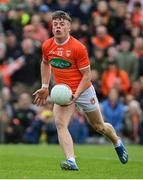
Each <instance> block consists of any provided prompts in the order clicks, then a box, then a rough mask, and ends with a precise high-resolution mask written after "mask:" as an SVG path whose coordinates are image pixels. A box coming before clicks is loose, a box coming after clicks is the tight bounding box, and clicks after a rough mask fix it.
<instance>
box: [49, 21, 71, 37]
mask: <svg viewBox="0 0 143 180" xmlns="http://www.w3.org/2000/svg"><path fill="white" fill-rule="evenodd" d="M70 29H71V23H70V22H69V21H68V20H66V19H55V20H53V24H52V31H53V34H54V37H55V38H57V39H58V38H59V39H64V38H66V37H67V36H68V35H69V32H70Z"/></svg>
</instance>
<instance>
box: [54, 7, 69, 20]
mask: <svg viewBox="0 0 143 180" xmlns="http://www.w3.org/2000/svg"><path fill="white" fill-rule="evenodd" d="M55 19H66V20H68V21H69V22H72V19H71V17H70V15H69V14H68V13H66V12H64V11H60V10H59V11H55V12H53V13H52V20H55Z"/></svg>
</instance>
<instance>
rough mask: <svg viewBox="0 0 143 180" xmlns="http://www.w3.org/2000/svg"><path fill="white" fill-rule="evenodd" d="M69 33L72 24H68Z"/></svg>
mask: <svg viewBox="0 0 143 180" xmlns="http://www.w3.org/2000/svg"><path fill="white" fill-rule="evenodd" d="M68 28H69V32H70V31H71V22H68Z"/></svg>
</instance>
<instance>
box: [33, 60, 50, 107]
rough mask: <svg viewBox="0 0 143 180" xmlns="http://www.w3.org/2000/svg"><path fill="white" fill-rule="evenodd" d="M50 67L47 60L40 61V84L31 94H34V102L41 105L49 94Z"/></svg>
mask: <svg viewBox="0 0 143 180" xmlns="http://www.w3.org/2000/svg"><path fill="white" fill-rule="evenodd" d="M50 75H51V68H50V65H49V63H48V62H47V61H44V60H43V61H42V62H41V81H42V86H41V88H40V89H38V90H37V91H36V92H35V93H33V95H34V96H35V100H34V103H35V104H37V105H38V106H42V105H44V104H45V103H46V101H47V97H48V95H49V82H50Z"/></svg>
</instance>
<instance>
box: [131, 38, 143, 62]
mask: <svg viewBox="0 0 143 180" xmlns="http://www.w3.org/2000/svg"><path fill="white" fill-rule="evenodd" d="M133 51H134V52H135V54H136V55H137V57H138V58H141V57H142V56H143V38H142V37H136V38H135V41H134V47H133ZM139 61H140V59H139Z"/></svg>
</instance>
